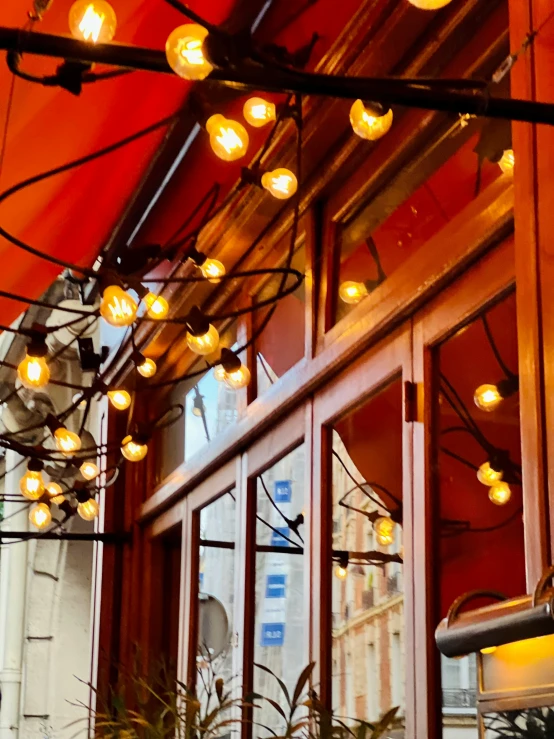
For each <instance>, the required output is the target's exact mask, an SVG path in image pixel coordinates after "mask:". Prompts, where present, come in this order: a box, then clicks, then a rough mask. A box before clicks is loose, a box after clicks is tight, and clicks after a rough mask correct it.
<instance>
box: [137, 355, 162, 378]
mask: <svg viewBox="0 0 554 739" xmlns="http://www.w3.org/2000/svg"><path fill="white" fill-rule="evenodd" d="M157 369H158V367H157V366H156V362H154V360H153V359H150V357H146V358H145V360H144V362H143V363H142V364H139V365H138V366H137V372H138V373H139V375H142V376H143V377H154V375H155V374H156V370H157Z"/></svg>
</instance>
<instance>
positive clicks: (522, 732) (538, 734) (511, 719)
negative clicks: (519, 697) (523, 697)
mask: <svg viewBox="0 0 554 739" xmlns="http://www.w3.org/2000/svg"><path fill="white" fill-rule="evenodd" d="M483 724H484V727H485V739H501V737H510V739H531V738H534V739H543V738H544V739H548V738H549V737H551V736H552V727H553V726H554V708H553V707H539V708H520V709H515V710H513V711H503V712H499V713H489V714H487V715H486V716H485V717H484V719H483Z"/></svg>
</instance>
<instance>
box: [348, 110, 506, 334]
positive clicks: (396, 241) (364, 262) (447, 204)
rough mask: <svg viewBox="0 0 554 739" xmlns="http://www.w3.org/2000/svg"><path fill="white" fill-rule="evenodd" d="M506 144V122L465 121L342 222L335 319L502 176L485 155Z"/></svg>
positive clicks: (502, 147) (497, 152)
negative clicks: (483, 151) (502, 123)
mask: <svg viewBox="0 0 554 739" xmlns="http://www.w3.org/2000/svg"><path fill="white" fill-rule="evenodd" d="M495 125H496V124H495ZM478 126H482V129H481V130H478ZM491 142H492V143H491ZM484 145H486V146H487V147H488V148H487V149H486V154H485V156H484V157H483V160H482V162H481V164H480V165H479V161H480V155H478V154H477V149H479V151H481V150H482V149H483V146H484ZM510 147H511V136H510V128H509V124H506V125H505V126H503V125H500V126H497V128H495V129H494V130H492V131H491V123H490V122H485V123H477V122H472V123H471V124H470V125H468V126H467V127H466V128H460V127H459V126H458V125H457V126H456V128H455V132H452V131H450V132H448V133H447V134H446V135H444V136H442V137H441V138H440V139H438V140H437V141H436V142H435V143H434V144H433V145H432V146H431V147H430V149H429V150H428V151H426V152H425V153H424V154H423V156H422V157H420V158H417V159H416V160H415V161H413V162H412V163H411V164H410V166H408V167H405V168H403V169H402V171H401V173H400V174H399V175H398V176H397V177H395V178H394V179H393V180H392V182H391V183H390V185H389V186H388V187H386V188H385V189H384V190H382V191H381V192H380V193H379V194H378V195H377V196H376V197H375V198H374V199H373V200H372V201H371V202H370V203H369V204H368V205H367V206H366V207H364V208H363V210H362V211H361V212H359V213H358V214H357V215H356V216H354V218H353V219H351V220H350V221H348V222H346V223H345V224H344V225H343V226H342V228H341V229H339V231H338V234H337V239H338V241H337V249H338V252H339V254H338V262H339V269H338V282H337V285H336V288H335V289H336V294H337V301H336V312H335V320H340V319H341V318H342V317H343V316H345V315H346V314H347V313H348V311H349V310H350V309H351V308H352V305H355V304H356V303H358V302H360V300H362V299H363V297H364V296H365V295H367V294H368V293H370V292H371V291H372V290H374V289H375V288H376V287H377V286H378V285H379V284H381V283H382V282H383V281H384V280H385V279H387V277H390V275H391V274H392V273H393V272H394V271H395V270H396V269H397V268H398V267H399V266H400V265H401V264H403V263H404V262H406V260H408V259H409V258H410V257H411V255H412V254H414V252H416V251H417V250H418V249H419V248H420V247H421V246H423V244H425V242H426V241H428V240H429V239H430V238H431V237H432V236H434V235H435V234H437V233H438V232H439V231H440V230H441V229H442V228H443V227H444V226H445V225H446V224H447V223H448V222H449V221H450V220H452V218H454V216H456V215H458V213H460V212H461V211H462V210H463V209H464V208H465V207H466V206H467V205H468V204H469V203H470V202H471V200H473V199H474V198H475V196H476V194H477V192H478V191H479V190H482V189H484V188H486V187H487V186H488V185H489V184H491V183H492V182H493V181H494V180H495V179H497V178H498V177H500V176H502V174H503V170H502V169H501V167H500V166H499V164H498V163H493V162H492V161H490V160H489V159H488V158H485V157H492V158H493V159H494V158H495V157H496V156H498V157H499V158H500V157H501V155H502V151H503V150H504V149H509V148H510ZM492 149H494V153H493V152H492ZM497 149H498V151H496V150H497ZM502 162H503V168H504V169H505V170H506V175H505V176H507V177H510V176H512V172H513V162H512V166H511V167H509V166H508V167H506V166H505V160H504V159H503V160H502Z"/></svg>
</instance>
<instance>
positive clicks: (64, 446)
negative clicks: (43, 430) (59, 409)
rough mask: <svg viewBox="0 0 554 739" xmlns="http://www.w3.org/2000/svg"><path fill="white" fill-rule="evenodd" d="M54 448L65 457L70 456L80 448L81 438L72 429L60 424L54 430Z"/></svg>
mask: <svg viewBox="0 0 554 739" xmlns="http://www.w3.org/2000/svg"><path fill="white" fill-rule="evenodd" d="M54 441H55V443H56V449H57V450H58V451H59V452H61V453H62V454H63V455H64V456H65V457H71V456H73V455H74V454H75V452H78V451H79V449H80V448H81V439H80V438H79V437H78V436H77V434H75V433H74V432H73V431H69V429H66V428H65V426H60V427H59V428H57V429H56V430H55V431H54Z"/></svg>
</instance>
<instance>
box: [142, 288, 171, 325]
mask: <svg viewBox="0 0 554 739" xmlns="http://www.w3.org/2000/svg"><path fill="white" fill-rule="evenodd" d="M143 300H144V303H145V305H146V308H147V311H146V315H147V316H148V317H149V318H154V319H155V320H157V321H161V320H162V319H163V318H165V317H166V316H167V314H168V313H169V303H168V302H167V300H166V299H165V298H162V296H161V295H155V294H154V293H148V294H147V295H145V296H144V298H143Z"/></svg>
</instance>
